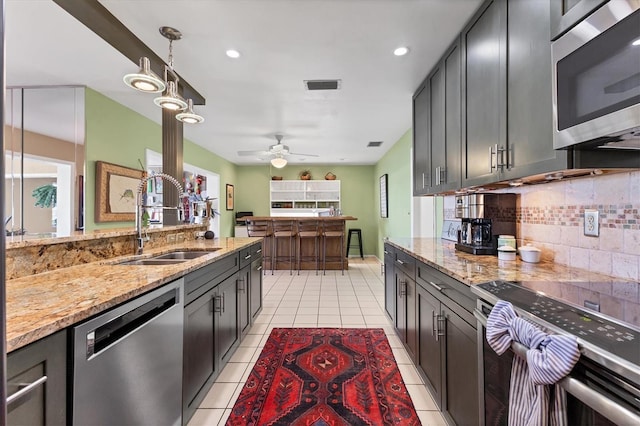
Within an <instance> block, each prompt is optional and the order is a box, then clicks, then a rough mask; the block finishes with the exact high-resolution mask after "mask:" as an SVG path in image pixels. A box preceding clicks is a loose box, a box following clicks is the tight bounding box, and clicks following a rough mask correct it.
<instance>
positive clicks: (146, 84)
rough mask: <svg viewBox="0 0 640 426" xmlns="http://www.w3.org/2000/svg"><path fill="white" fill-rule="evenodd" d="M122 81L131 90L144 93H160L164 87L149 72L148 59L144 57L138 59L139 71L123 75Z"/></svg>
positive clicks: (162, 83) (158, 78)
mask: <svg viewBox="0 0 640 426" xmlns="http://www.w3.org/2000/svg"><path fill="white" fill-rule="evenodd" d="M123 80H124V83H125V84H126V85H127V86H129V87H131V88H132V89H136V90H139V91H141V92H146V93H160V92H162V91H163V90H164V89H165V87H166V85H165V84H164V81H162V79H161V78H160V77H158V76H157V75H156V74H155V73H154V72H153V71H151V65H150V63H149V58H147V57H144V56H143V57H142V58H140V71H138V72H137V73H134V74H127V75H125V76H124V78H123Z"/></svg>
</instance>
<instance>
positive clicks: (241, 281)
mask: <svg viewBox="0 0 640 426" xmlns="http://www.w3.org/2000/svg"><path fill="white" fill-rule="evenodd" d="M240 283H242V285H240ZM238 291H240V292H242V293H244V291H245V290H244V278H239V279H238Z"/></svg>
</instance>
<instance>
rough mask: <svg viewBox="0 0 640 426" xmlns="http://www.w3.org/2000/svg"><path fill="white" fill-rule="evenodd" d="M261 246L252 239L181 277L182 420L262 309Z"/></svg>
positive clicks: (191, 412)
mask: <svg viewBox="0 0 640 426" xmlns="http://www.w3.org/2000/svg"><path fill="white" fill-rule="evenodd" d="M261 249H262V243H256V244H253V245H252V246H250V247H248V248H246V249H243V250H242V251H240V252H239V253H237V254H236V255H231V256H228V257H225V258H223V259H220V260H218V261H217V262H215V263H213V264H210V265H207V266H205V267H203V268H201V269H199V270H197V271H194V272H192V273H190V274H189V275H187V276H186V277H185V308H184V356H183V359H184V361H183V364H184V365H183V384H182V388H183V389H182V422H183V424H186V423H187V422H188V421H189V419H191V417H192V416H193V413H194V412H195V410H196V409H197V408H198V406H199V405H200V402H201V401H202V400H203V399H204V397H205V396H206V394H207V392H208V391H209V389H210V388H211V386H212V385H213V382H214V381H215V379H216V377H217V376H218V374H220V371H221V370H222V368H223V367H224V365H225V364H226V363H227V362H229V359H230V358H231V357H232V356H233V354H234V352H235V350H236V348H237V347H238V346H239V344H240V340H241V338H242V336H243V335H245V334H246V333H247V332H248V331H249V328H250V327H251V325H252V324H253V320H254V319H255V317H256V316H257V315H258V313H259V312H260V310H261V309H262V272H261V269H262V268H261V265H262V250H261Z"/></svg>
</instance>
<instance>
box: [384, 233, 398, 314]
mask: <svg viewBox="0 0 640 426" xmlns="http://www.w3.org/2000/svg"><path fill="white" fill-rule="evenodd" d="M393 262H395V251H394V249H393V248H392V247H391V246H390V245H389V244H385V245H384V310H385V311H386V312H387V315H389V318H391V321H392V322H393V323H394V324H395V323H396V302H395V300H396V297H395V293H396V273H395V271H394V269H393Z"/></svg>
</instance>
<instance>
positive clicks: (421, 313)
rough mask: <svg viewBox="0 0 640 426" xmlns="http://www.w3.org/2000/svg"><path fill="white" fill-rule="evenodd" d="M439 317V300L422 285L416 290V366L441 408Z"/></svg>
mask: <svg viewBox="0 0 640 426" xmlns="http://www.w3.org/2000/svg"><path fill="white" fill-rule="evenodd" d="M439 318H440V301H439V300H438V299H436V298H435V297H434V296H433V295H431V293H429V292H428V291H426V290H425V289H424V288H422V286H418V288H417V290H416V319H417V321H418V327H417V328H418V354H419V355H418V368H419V369H420V370H421V371H422V373H423V375H424V377H425V379H426V383H427V386H429V388H430V389H431V393H432V395H433V399H434V400H435V403H436V404H437V405H438V408H440V409H442V408H443V406H444V399H443V398H444V394H443V392H442V389H443V387H444V383H443V381H442V377H443V375H442V373H443V371H444V368H443V357H442V352H443V350H442V343H443V342H444V339H443V338H441V336H439V335H438V320H439Z"/></svg>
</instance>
